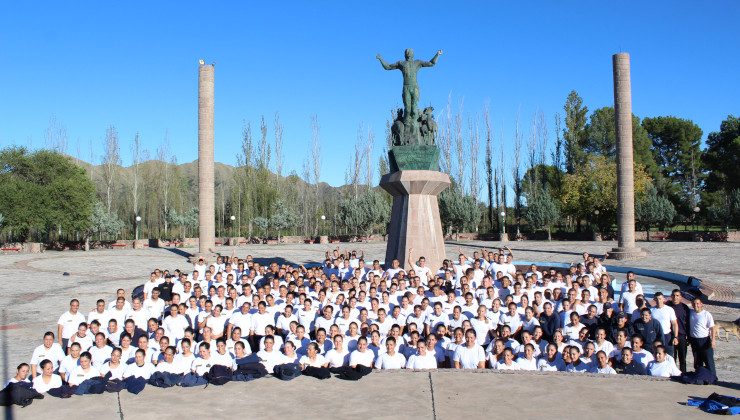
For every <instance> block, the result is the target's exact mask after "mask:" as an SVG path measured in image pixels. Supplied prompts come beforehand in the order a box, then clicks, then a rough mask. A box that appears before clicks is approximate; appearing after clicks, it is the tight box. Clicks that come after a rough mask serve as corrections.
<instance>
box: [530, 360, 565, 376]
mask: <svg viewBox="0 0 740 420" xmlns="http://www.w3.org/2000/svg"><path fill="white" fill-rule="evenodd" d="M537 369H538V370H539V371H541V372H556V371H557V372H562V371H564V370H565V363H563V359H561V358H560V357H556V358H555V361H552V362H551V361H550V360H548V359H547V358H546V357H543V358H541V359H540V360H538V361H537Z"/></svg>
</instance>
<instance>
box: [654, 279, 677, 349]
mask: <svg viewBox="0 0 740 420" xmlns="http://www.w3.org/2000/svg"><path fill="white" fill-rule="evenodd" d="M654 300H655V307H653V308H651V309H650V313H651V315H652V317H653V319H654V320H656V321H658V322H659V323H660V328H661V329H662V330H663V337H662V339H661V341H662V342H663V346H664V347H665V351H666V353H667V354H669V355H673V346H674V345H675V344H677V342H678V339H677V338H676V337H678V321H677V319H676V311H674V310H673V308H671V307H670V306H668V305H666V304H665V297H664V296H663V293H661V292H656V293H655V298H654Z"/></svg>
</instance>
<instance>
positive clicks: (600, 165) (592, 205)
mask: <svg viewBox="0 0 740 420" xmlns="http://www.w3.org/2000/svg"><path fill="white" fill-rule="evenodd" d="M634 179H635V196H636V198H637V200H640V199H641V198H642V195H643V194H644V192H645V190H646V189H647V188H648V187H649V186H650V185H652V182H651V180H650V177H649V176H648V174H647V173H646V172H645V169H644V168H643V167H642V166H641V165H637V164H636V165H635V178H634ZM560 201H561V210H562V211H563V213H564V214H566V215H569V216H572V217H575V218H578V219H581V220H590V221H592V223H593V224H594V225H595V226H596V227H597V228H598V229H599V231H601V232H604V231H606V230H608V229H609V228H610V227H611V226H612V225H613V224H614V223H615V222H616V218H617V164H616V162H614V161H612V160H610V159H609V158H607V157H605V156H599V155H588V156H587V158H586V162H585V163H584V164H583V165H581V166H579V167H577V168H576V172H575V173H574V174H566V175H565V177H564V179H563V193H562V195H561V196H560ZM595 210H598V211H599V212H598V214H596V213H595Z"/></svg>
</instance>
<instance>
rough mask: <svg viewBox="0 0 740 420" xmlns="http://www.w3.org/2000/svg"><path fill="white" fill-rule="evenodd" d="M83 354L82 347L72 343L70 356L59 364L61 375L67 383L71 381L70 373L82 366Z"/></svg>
mask: <svg viewBox="0 0 740 420" xmlns="http://www.w3.org/2000/svg"><path fill="white" fill-rule="evenodd" d="M81 353H82V348H81V347H80V343H72V345H71V346H69V354H68V355H66V356H65V357H64V359H62V361H61V362H59V374H60V375H62V379H64V381H65V382H66V381H68V380H69V373H70V372H72V371H73V370H74V369H75V368H76V367H77V366H78V365H79V364H80V354H81Z"/></svg>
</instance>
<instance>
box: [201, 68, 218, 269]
mask: <svg viewBox="0 0 740 420" xmlns="http://www.w3.org/2000/svg"><path fill="white" fill-rule="evenodd" d="M213 76H214V66H213V64H205V63H204V62H203V60H200V65H199V67H198V210H199V214H198V222H199V223H198V224H199V229H198V230H199V236H198V255H199V256H203V257H206V258H208V257H210V256H212V255H213V248H215V246H216V243H215V242H216V241H215V236H216V214H215V213H216V209H215V199H214V182H215V181H214V169H213V166H214V162H213V137H214V128H213V125H214V124H213V104H214V88H213Z"/></svg>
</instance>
